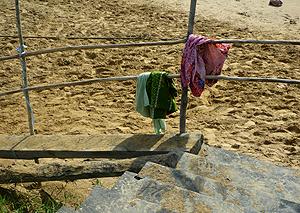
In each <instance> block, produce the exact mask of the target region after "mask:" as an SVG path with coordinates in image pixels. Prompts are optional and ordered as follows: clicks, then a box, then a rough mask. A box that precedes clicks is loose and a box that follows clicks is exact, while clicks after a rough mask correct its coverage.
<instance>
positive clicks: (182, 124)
mask: <svg viewBox="0 0 300 213" xmlns="http://www.w3.org/2000/svg"><path fill="white" fill-rule="evenodd" d="M196 4H197V0H191V5H190V15H189V25H188V32H187V38H186V39H188V37H189V35H190V34H192V33H193V30H194V20H195V14H196ZM187 103H188V88H187V87H185V88H182V94H181V105H180V127H179V133H180V134H182V133H185V132H186V108H187Z"/></svg>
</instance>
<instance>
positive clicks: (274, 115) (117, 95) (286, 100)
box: [0, 0, 300, 191]
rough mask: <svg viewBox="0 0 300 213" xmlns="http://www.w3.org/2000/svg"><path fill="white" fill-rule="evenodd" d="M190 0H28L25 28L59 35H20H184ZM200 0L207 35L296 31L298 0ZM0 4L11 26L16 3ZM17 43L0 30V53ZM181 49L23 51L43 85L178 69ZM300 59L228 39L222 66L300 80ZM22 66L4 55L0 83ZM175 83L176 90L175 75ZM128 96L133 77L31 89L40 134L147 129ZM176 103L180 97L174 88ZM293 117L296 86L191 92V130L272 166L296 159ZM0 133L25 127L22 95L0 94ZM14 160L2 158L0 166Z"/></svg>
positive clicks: (299, 137) (33, 78)
mask: <svg viewBox="0 0 300 213" xmlns="http://www.w3.org/2000/svg"><path fill="white" fill-rule="evenodd" d="M188 3H189V2H188V1H176V0H172V1H169V0H168V1H167V0H152V1H138V0H134V1H130V2H128V1H117V0H114V1H104V0H98V1H93V0H89V1H69V0H51V1H47V0H43V1H35V0H24V1H22V3H21V8H22V11H21V12H22V23H23V33H24V35H40V36H60V37H61V39H59V40H47V39H26V45H27V46H28V50H38V49H41V48H49V47H60V46H65V45H81V44H97V43H110V42H114V43H121V42H132V41H131V40H126V41H121V40H117V41H103V40H67V39H64V37H66V36H122V37H124V36H143V37H151V38H152V40H159V39H161V38H182V37H184V36H185V35H186V27H187V19H188V12H187V11H188V8H189V6H188ZM198 6H199V7H198V10H197V16H196V24H195V33H196V34H201V35H205V36H209V37H212V38H240V39H300V21H299V11H300V5H299V2H298V0H286V1H284V5H283V6H282V7H280V8H275V7H270V6H268V1H267V0H265V1H261V0H260V1H258V0H248V1H246V0H239V1H238V0H228V1H221V0H218V1H208V0H203V1H198ZM0 8H1V9H0V32H1V33H0V34H1V35H15V34H16V30H15V23H14V22H15V19H14V16H15V14H14V5H13V2H12V1H8V0H5V1H1V2H0ZM141 41H142V40H141ZM17 46H18V40H17V39H15V38H0V49H1V56H5V55H11V54H15V53H16V51H15V48H16V47H17ZM182 48H183V45H176V46H168V47H166V46H165V47H144V48H130V49H110V50H90V51H75V52H64V53H53V54H48V55H41V56H37V57H31V58H28V59H27V65H28V78H29V81H30V85H41V84H48V83H58V82H65V81H75V80H82V79H90V78H96V77H109V76H125V75H133V74H138V73H141V72H144V71H149V70H153V69H159V70H167V71H170V72H172V73H178V69H179V66H180V58H181V51H182ZM299 65H300V48H299V47H297V46H279V45H273V46H271V45H233V47H232V48H231V50H230V54H229V57H228V59H227V60H226V63H225V66H224V69H223V74H224V75H233V76H264V77H266V76H270V77H281V78H294V79H300V67H299ZM20 72H21V69H20V64H19V61H18V60H12V61H6V62H0V88H1V89H0V91H6V90H9V89H10V88H16V87H20V85H21V75H20ZM176 84H177V88H178V90H179V93H180V82H179V81H176ZM134 96H135V81H126V82H108V83H97V84H93V85H89V86H79V87H67V88H64V89H55V90H46V91H41V92H31V93H30V98H31V102H32V107H33V110H34V114H35V123H36V130H37V132H38V133H39V134H99V133H105V134H122V133H153V128H152V125H151V120H150V119H147V118H143V117H142V116H140V115H139V114H138V113H136V112H135V106H134ZM177 102H178V104H179V103H180V96H179V97H178V98H177ZM299 120H300V87H299V85H287V84H274V83H272V84H267V83H246V82H243V83H241V82H228V81H219V82H218V83H217V84H216V85H215V86H213V87H211V88H207V89H206V90H205V92H204V94H203V95H202V96H201V97H200V98H195V97H193V96H191V95H189V104H188V110H187V130H188V131H189V132H193V131H200V132H202V133H203V134H204V136H205V139H206V142H207V143H208V144H211V145H214V146H219V147H223V148H225V149H229V150H235V151H236V152H240V153H245V154H248V155H251V156H254V157H257V158H259V159H262V160H266V161H271V162H274V163H275V164H277V165H282V166H289V167H294V168H299V167H300V125H299ZM167 125H168V132H169V133H177V132H178V126H179V111H178V112H177V113H174V114H173V115H171V116H170V117H169V118H168V119H167ZM0 133H1V134H24V133H28V125H27V115H26V109H25V105H24V99H23V97H22V95H21V94H17V95H12V96H6V97H0ZM16 165H17V163H15V162H13V163H11V162H7V161H3V160H1V161H0V166H16ZM78 183H81V182H78ZM82 184H83V186H86V185H84V183H82ZM75 185H76V184H75ZM72 186H73V185H72ZM47 187H48V188H51V187H50V186H47ZM75 187H76V186H75ZM70 188H72V187H70ZM52 189H53V187H52ZM53 190H54V189H53ZM70 190H71V189H70ZM86 190H87V189H86ZM71 191H72V190H71Z"/></svg>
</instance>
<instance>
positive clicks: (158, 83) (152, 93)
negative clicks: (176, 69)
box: [136, 71, 177, 134]
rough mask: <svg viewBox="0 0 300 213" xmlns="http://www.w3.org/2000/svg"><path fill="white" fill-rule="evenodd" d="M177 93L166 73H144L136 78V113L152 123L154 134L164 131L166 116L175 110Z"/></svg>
mask: <svg viewBox="0 0 300 213" xmlns="http://www.w3.org/2000/svg"><path fill="white" fill-rule="evenodd" d="M176 96H177V91H176V88H175V85H174V82H173V80H172V79H170V78H168V75H167V73H166V72H158V71H155V72H152V73H149V72H146V73H142V74H140V75H139V76H138V79H137V86H136V111H137V112H139V113H140V114H141V115H143V116H144V117H150V118H152V121H153V126H154V131H155V133H156V134H162V133H164V132H165V131H166V122H165V120H164V119H165V118H166V115H169V114H171V113H172V112H175V111H176V110H177V107H176V102H175V97H176Z"/></svg>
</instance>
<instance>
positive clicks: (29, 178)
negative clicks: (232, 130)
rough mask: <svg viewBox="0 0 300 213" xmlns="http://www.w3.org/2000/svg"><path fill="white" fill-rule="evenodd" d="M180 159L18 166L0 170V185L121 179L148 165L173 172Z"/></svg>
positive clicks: (167, 156)
mask: <svg viewBox="0 0 300 213" xmlns="http://www.w3.org/2000/svg"><path fill="white" fill-rule="evenodd" d="M181 155H182V153H181V152H171V153H168V154H163V155H153V156H143V157H138V158H131V159H123V160H108V159H105V160H104V159H102V160H90V161H76V163H74V161H70V162H65V161H63V160H61V161H59V162H57V161H56V162H54V163H50V164H45V163H40V164H31V165H24V168H25V169H24V168H22V167H20V166H19V167H17V169H16V168H14V167H13V168H9V169H6V168H0V184H7V183H25V182H43V181H60V180H70V181H73V180H77V179H88V178H100V177H114V176H120V175H122V174H123V173H124V172H125V171H132V172H136V173H137V172H139V171H140V170H141V169H142V167H143V166H144V165H145V164H146V162H148V161H151V162H155V163H159V164H162V165H165V166H169V167H173V168H174V167H175V166H176V163H177V162H178V160H179V158H180V156H181Z"/></svg>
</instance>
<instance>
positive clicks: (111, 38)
mask: <svg viewBox="0 0 300 213" xmlns="http://www.w3.org/2000/svg"><path fill="white" fill-rule="evenodd" d="M0 38H19V37H18V36H15V35H0ZM23 38H24V39H25V38H27V39H51V40H63V39H66V40H154V39H156V40H158V39H159V40H161V41H172V40H178V39H179V38H177V39H172V38H154V37H151V36H150V35H149V36H126V37H108V36H102V37H96V36H95V37H84V36H71V37H68V36H67V37H64V36H31V35H29V36H24V35H23Z"/></svg>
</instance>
